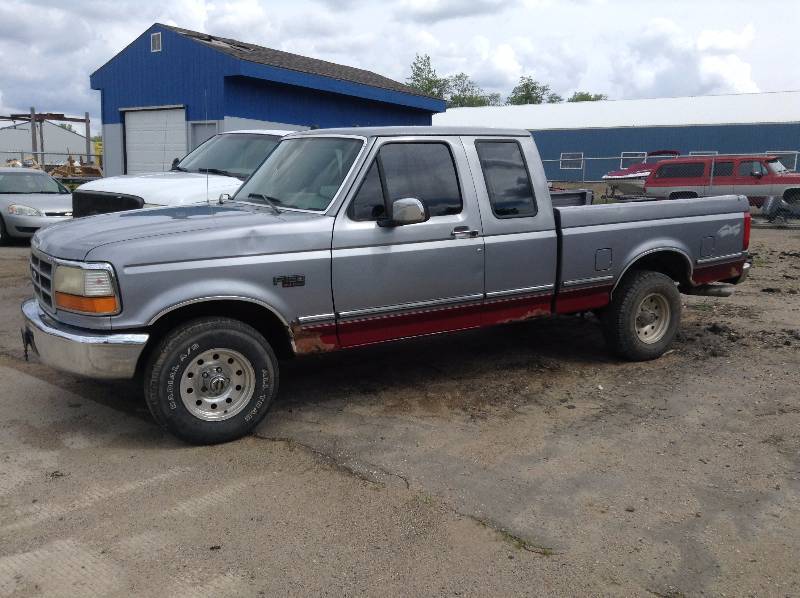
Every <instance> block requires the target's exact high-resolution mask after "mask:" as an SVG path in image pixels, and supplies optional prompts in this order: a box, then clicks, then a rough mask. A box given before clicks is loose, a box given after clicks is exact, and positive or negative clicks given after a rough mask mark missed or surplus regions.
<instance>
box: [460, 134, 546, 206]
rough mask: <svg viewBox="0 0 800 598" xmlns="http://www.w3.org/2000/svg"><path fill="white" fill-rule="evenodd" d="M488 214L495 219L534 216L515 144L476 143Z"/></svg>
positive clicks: (532, 198)
mask: <svg viewBox="0 0 800 598" xmlns="http://www.w3.org/2000/svg"><path fill="white" fill-rule="evenodd" d="M475 149H476V150H477V152H478V159H479V160H480V163H481V170H482V171H483V179H484V181H485V182H486V192H487V193H488V195H489V203H490V204H491V206H492V213H494V215H495V216H496V217H498V218H522V217H525V216H535V215H536V198H535V196H534V192H533V186H532V185H531V178H530V175H529V174H528V169H527V167H526V165H525V159H524V158H523V156H522V148H520V145H519V143H518V142H517V141H512V140H508V141H476V142H475Z"/></svg>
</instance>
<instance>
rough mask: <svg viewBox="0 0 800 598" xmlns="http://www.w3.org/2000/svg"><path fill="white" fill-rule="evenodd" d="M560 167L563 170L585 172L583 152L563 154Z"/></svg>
mask: <svg viewBox="0 0 800 598" xmlns="http://www.w3.org/2000/svg"><path fill="white" fill-rule="evenodd" d="M559 167H560V168H561V170H583V152H562V153H561V158H560V159H559Z"/></svg>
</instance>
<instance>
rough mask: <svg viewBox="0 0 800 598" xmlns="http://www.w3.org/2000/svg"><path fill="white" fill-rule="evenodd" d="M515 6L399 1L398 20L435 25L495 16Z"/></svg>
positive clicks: (510, 1)
mask: <svg viewBox="0 0 800 598" xmlns="http://www.w3.org/2000/svg"><path fill="white" fill-rule="evenodd" d="M515 4H517V2H516V0H401V2H400V4H399V6H398V8H397V12H396V14H397V17H398V18H399V19H409V20H412V21H419V22H422V23H436V22H438V21H446V20H449V19H457V18H460V17H471V16H476V15H484V14H496V13H498V12H500V11H503V10H506V9H508V8H511V7H512V6H513V5H515Z"/></svg>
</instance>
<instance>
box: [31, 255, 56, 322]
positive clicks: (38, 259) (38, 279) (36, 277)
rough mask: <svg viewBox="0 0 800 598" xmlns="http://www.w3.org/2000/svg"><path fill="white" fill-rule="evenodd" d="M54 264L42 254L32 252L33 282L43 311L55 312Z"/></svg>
mask: <svg viewBox="0 0 800 598" xmlns="http://www.w3.org/2000/svg"><path fill="white" fill-rule="evenodd" d="M54 270H55V268H54V266H53V262H52V261H51V260H50V258H48V257H47V256H45V255H44V254H42V253H38V252H37V253H34V252H31V281H32V282H33V292H34V293H36V299H38V301H39V305H40V306H41V307H42V309H43V310H45V311H47V312H50V313H53V312H55V304H54V303H53V273H54V272H53V271H54Z"/></svg>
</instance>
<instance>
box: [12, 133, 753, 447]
mask: <svg viewBox="0 0 800 598" xmlns="http://www.w3.org/2000/svg"><path fill="white" fill-rule="evenodd" d="M749 234H750V214H749V208H748V205H747V200H746V199H745V198H744V197H736V196H726V197H718V198H709V199H700V200H678V201H673V202H657V203H653V202H650V203H643V204H610V205H593V206H577V207H566V208H553V207H552V205H551V201H550V194H549V192H548V188H547V181H546V179H545V174H544V171H543V168H542V163H541V160H540V158H539V154H538V152H537V150H536V146H535V145H534V142H533V140H532V139H531V136H530V134H529V133H528V132H527V131H522V130H519V131H518V130H494V129H470V128H437V127H408V128H358V129H356V128H354V129H330V130H317V131H310V132H305V133H297V134H293V135H290V136H288V137H285V138H284V139H283V140H282V141H281V142H280V144H279V145H278V147H277V148H276V149H275V150H274V151H273V152H272V154H270V156H269V158H267V160H266V161H265V162H264V163H263V164H262V165H261V166H260V167H259V169H258V170H257V171H256V172H255V173H254V174H253V175H252V176H251V177H250V178H249V179H248V181H247V182H246V183H245V184H244V185H243V186H242V187H241V188H240V189H239V190H238V191H237V193H236V195H235V196H234V197H233V198H220V200H219V202H215V203H214V204H213V205H200V206H181V207H171V208H161V209H152V210H139V211H135V212H121V213H117V214H107V215H102V216H96V217H93V218H85V219H81V220H77V221H73V222H71V223H67V224H60V225H56V226H54V227H51V228H49V229H46V230H44V231H42V232H40V233H38V234H37V235H36V236H35V238H34V240H33V244H32V255H31V272H32V277H33V286H34V289H35V293H36V296H35V298H33V299H30V300H28V301H26V302H25V303H24V304H23V306H22V311H23V314H24V319H25V324H24V329H23V338H24V342H25V346H26V350H27V348H29V347H30V348H32V349H33V350H34V351H35V352H37V353H38V354H39V356H40V358H41V359H42V361H43V362H44V363H46V364H49V365H51V366H53V367H56V368H60V369H62V370H66V371H69V372H73V373H77V374H82V375H86V376H92V377H96V378H114V377H116V378H134V377H135V376H137V375H138V376H141V378H142V379H143V380H144V393H145V397H146V401H147V404H148V406H149V408H150V410H151V412H152V413H153V416H154V417H155V419H156V420H157V421H158V422H159V423H160V424H161V425H162V426H164V427H165V428H166V429H167V430H169V431H171V432H172V433H174V434H176V435H177V436H179V437H181V438H183V439H185V440H187V441H190V442H196V443H213V442H222V441H226V440H230V439H233V438H236V437H239V436H241V435H243V434H246V433H248V432H249V431H250V430H251V429H252V428H253V427H254V426H255V425H256V423H257V422H258V421H260V420H261V419H262V418H263V417H264V415H265V414H266V412H267V408H268V406H269V404H270V402H271V401H272V400H273V398H274V397H275V395H276V393H277V390H278V371H279V366H278V358H279V357H290V356H295V355H304V354H309V353H319V352H326V351H334V350H337V349H345V348H349V347H360V346H364V345H370V344H373V343H380V342H383V341H391V340H394V339H401V338H407V337H414V336H420V335H426V334H435V333H440V332H448V331H454V330H463V329H468V328H477V327H480V326H489V325H493V324H502V323H506V322H516V321H521V320H528V319H530V318H538V317H543V316H550V315H553V314H571V313H579V312H585V311H590V310H593V311H596V312H597V313H598V314H600V317H601V322H602V327H603V331H604V334H605V338H606V341H607V343H608V345H609V348H610V349H611V350H612V351H613V352H614V353H616V354H617V355H619V356H621V357H623V358H626V359H631V360H645V359H653V358H656V357H658V356H660V355H661V354H662V353H663V352H664V351H665V350H666V349H667V347H669V345H670V343H672V340H673V338H674V336H675V334H676V331H677V330H678V327H679V322H680V312H681V300H680V292H685V293H720V294H724V293H725V292H727V290H729V285H730V284H731V283H738V282H741V281H742V280H744V278H745V277H746V275H747V273H748V268H749V263H748V254H747V247H748V243H749ZM717 283H722V284H717ZM725 283H727V284H725ZM509 332H510V333H513V329H509ZM476 359H477V357H476Z"/></svg>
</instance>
